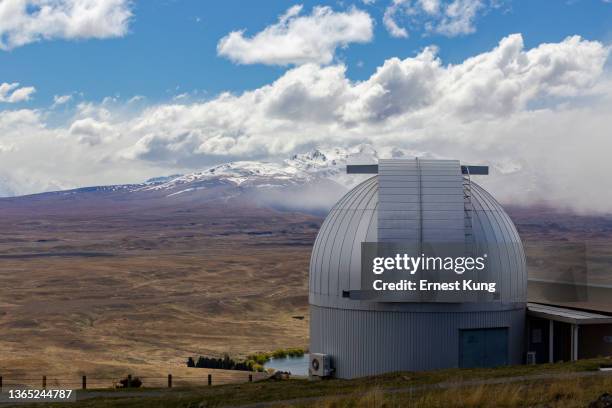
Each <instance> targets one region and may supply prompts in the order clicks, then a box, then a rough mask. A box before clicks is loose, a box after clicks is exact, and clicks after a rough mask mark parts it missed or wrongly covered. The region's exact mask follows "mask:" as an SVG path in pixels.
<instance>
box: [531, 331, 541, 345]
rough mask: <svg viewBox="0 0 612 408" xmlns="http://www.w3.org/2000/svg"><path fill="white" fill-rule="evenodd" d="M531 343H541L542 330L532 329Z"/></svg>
mask: <svg viewBox="0 0 612 408" xmlns="http://www.w3.org/2000/svg"><path fill="white" fill-rule="evenodd" d="M531 342H532V343H533V344H540V343H542V329H533V330H532V331H531Z"/></svg>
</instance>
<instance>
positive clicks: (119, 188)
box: [2, 145, 377, 212]
mask: <svg viewBox="0 0 612 408" xmlns="http://www.w3.org/2000/svg"><path fill="white" fill-rule="evenodd" d="M376 158H377V153H376V151H375V150H374V149H373V148H372V147H371V146H368V145H360V146H357V147H355V148H352V149H343V148H333V149H326V150H322V149H312V150H311V151H309V152H306V153H300V154H294V155H292V156H291V157H289V158H287V159H285V160H279V161H275V162H263V161H236V162H230V163H224V164H220V165H216V166H213V167H210V168H208V169H205V170H202V171H198V172H194V173H189V174H183V175H172V176H163V177H156V178H152V179H149V180H147V181H145V182H143V183H139V184H125V185H107V186H94V187H83V188H78V189H73V190H63V191H55V192H49V193H41V194H35V195H31V196H23V197H14V198H5V199H2V203H3V205H5V206H6V205H9V203H14V204H17V205H23V204H24V203H28V204H30V203H33V202H36V203H37V205H48V206H54V205H55V204H59V205H61V206H66V205H77V206H79V208H81V209H84V210H89V209H93V208H98V209H102V208H103V209H104V211H111V212H112V211H113V208H118V206H120V207H121V208H124V209H129V208H132V207H133V206H139V207H142V206H147V207H151V206H155V207H160V206H175V207H176V208H181V207H184V206H187V207H189V206H192V205H208V204H210V205H223V203H226V204H232V205H233V204H239V205H253V204H254V205H257V206H266V207H274V208H289V209H298V210H311V211H322V210H326V209H328V208H329V207H330V206H331V205H332V204H333V203H334V202H335V201H337V200H338V199H339V198H340V197H341V196H342V195H343V194H344V193H345V192H346V191H347V190H348V189H349V188H351V187H353V186H354V185H355V184H356V183H358V182H359V181H361V180H363V179H364V178H365V177H366V176H363V175H347V174H346V165H347V163H349V162H352V163H370V162H372V161H373V160H375V159H376ZM45 203H46V204H45ZM54 203H55V204H54Z"/></svg>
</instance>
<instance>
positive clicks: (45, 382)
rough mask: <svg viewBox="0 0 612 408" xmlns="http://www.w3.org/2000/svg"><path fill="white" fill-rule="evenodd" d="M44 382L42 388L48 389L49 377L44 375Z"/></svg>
mask: <svg viewBox="0 0 612 408" xmlns="http://www.w3.org/2000/svg"><path fill="white" fill-rule="evenodd" d="M42 382H43V383H42V387H43V388H47V376H46V375H43V381H42Z"/></svg>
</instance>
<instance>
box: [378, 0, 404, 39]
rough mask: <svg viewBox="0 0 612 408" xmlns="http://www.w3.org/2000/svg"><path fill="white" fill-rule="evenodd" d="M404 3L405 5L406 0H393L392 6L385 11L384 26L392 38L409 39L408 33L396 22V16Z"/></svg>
mask: <svg viewBox="0 0 612 408" xmlns="http://www.w3.org/2000/svg"><path fill="white" fill-rule="evenodd" d="M403 3H405V1H404V0H393V2H392V4H391V5H390V6H389V7H387V8H386V9H385V13H384V15H383V24H384V25H385V28H386V29H387V31H388V32H389V34H391V37H396V38H408V31H407V30H406V29H405V28H403V27H400V26H399V25H398V24H397V22H396V21H395V19H396V15H397V14H398V13H399V12H400V11H401V8H402V6H403Z"/></svg>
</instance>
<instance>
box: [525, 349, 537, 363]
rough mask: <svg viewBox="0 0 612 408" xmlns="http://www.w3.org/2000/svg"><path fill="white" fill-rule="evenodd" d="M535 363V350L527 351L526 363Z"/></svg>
mask: <svg viewBox="0 0 612 408" xmlns="http://www.w3.org/2000/svg"><path fill="white" fill-rule="evenodd" d="M535 363H536V352H535V351H528V352H527V365H534V364H535Z"/></svg>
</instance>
